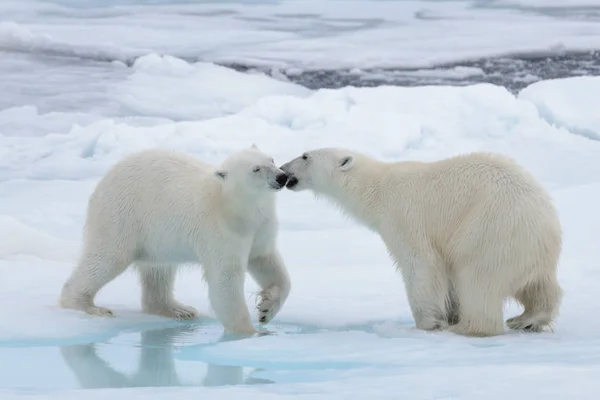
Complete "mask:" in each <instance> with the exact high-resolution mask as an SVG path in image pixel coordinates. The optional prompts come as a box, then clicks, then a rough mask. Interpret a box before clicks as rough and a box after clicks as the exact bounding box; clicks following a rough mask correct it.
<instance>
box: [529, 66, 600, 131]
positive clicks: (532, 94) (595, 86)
mask: <svg viewBox="0 0 600 400" xmlns="http://www.w3.org/2000/svg"><path fill="white" fill-rule="evenodd" d="M598 90H600V78H598V77H573V78H568V79H559V80H547V81H542V82H537V83H534V84H532V85H531V86H529V87H527V88H525V89H524V90H522V91H521V93H520V94H519V97H520V98H522V99H526V100H529V101H531V102H532V103H534V104H535V105H536V107H537V108H538V109H539V111H540V115H541V116H542V117H543V118H544V119H546V120H547V121H548V122H549V123H551V124H553V125H556V126H563V127H565V128H567V129H569V130H570V131H571V132H573V133H576V134H580V135H582V136H586V137H588V138H590V139H595V140H600V114H599V113H598V105H597V104H598V103H597V101H598V99H597V98H596V97H595V93H597V91H598Z"/></svg>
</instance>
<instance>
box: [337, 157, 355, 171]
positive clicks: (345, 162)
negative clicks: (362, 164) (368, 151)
mask: <svg viewBox="0 0 600 400" xmlns="http://www.w3.org/2000/svg"><path fill="white" fill-rule="evenodd" d="M352 164H354V157H352V156H344V157H342V158H341V159H340V164H339V165H340V169H341V170H342V171H346V170H348V169H350V167H352Z"/></svg>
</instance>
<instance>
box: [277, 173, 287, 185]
mask: <svg viewBox="0 0 600 400" xmlns="http://www.w3.org/2000/svg"><path fill="white" fill-rule="evenodd" d="M287 179H288V177H287V175H286V174H279V175H277V178H275V180H276V181H277V183H278V184H279V186H283V185H285V183H286V182H287Z"/></svg>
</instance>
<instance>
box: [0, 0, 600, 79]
mask: <svg viewBox="0 0 600 400" xmlns="http://www.w3.org/2000/svg"><path fill="white" fill-rule="evenodd" d="M152 3H157V4H148V3H147V2H141V1H138V2H130V1H128V2H118V1H116V0H113V1H102V2H100V1H84V2H81V1H75V0H61V1H56V0H55V1H52V2H44V1H36V0H4V1H3V5H2V8H3V9H4V10H5V11H4V12H3V14H2V20H3V22H2V23H1V24H0V49H7V50H10V51H15V52H17V51H18V52H35V53H43V54H54V55H68V56H76V57H80V58H85V59H93V60H119V61H122V62H132V61H133V60H134V59H135V58H136V57H138V56H141V55H144V54H148V53H150V52H156V53H159V54H170V55H175V56H178V57H183V58H193V59H200V60H202V61H212V62H215V61H221V62H224V61H228V62H235V63H242V64H256V65H264V64H269V65H278V66H280V67H281V68H289V67H296V68H310V69H312V68H341V67H345V68H353V67H357V68H366V67H386V66H387V67H390V66H404V67H425V66H431V65H433V64H437V63H441V62H452V61H460V60H464V59H466V58H481V57H485V56H492V55H502V54H513V53H556V52H562V51H566V50H588V49H590V48H592V49H599V48H600V25H599V24H598V23H597V22H596V21H595V20H593V19H587V18H573V17H572V15H571V13H572V12H577V11H579V12H581V10H577V9H575V8H576V6H588V7H591V9H589V10H588V12H589V13H592V15H593V12H594V10H595V9H596V8H593V6H597V3H594V2H593V0H590V1H587V2H585V1H580V0H579V1H574V2H569V4H566V3H565V2H564V1H556V2H551V3H550V5H551V6H557V5H560V4H562V5H563V7H562V8H559V10H561V12H562V14H561V13H558V14H556V13H554V14H552V15H548V14H547V12H545V11H544V10H546V9H545V8H544V4H543V3H542V2H541V1H533V0H527V1H519V2H515V1H499V2H496V1H476V0H471V1H468V0H455V1H423V0H409V1H376V0H345V1H343V2H340V1H338V0H324V1H323V0H304V1H294V0H283V1H277V0H269V1H260V2H253V1H247V0H246V1H231V2H217V1H202V2H192V1H164V0H163V1H159V2H152ZM532 7H533V12H532V9H531V8H532ZM536 7H539V9H538V8H536ZM536 10H538V11H536Z"/></svg>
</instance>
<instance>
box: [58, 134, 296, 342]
mask: <svg viewBox="0 0 600 400" xmlns="http://www.w3.org/2000/svg"><path fill="white" fill-rule="evenodd" d="M257 169H258V170H257ZM277 176H280V180H281V176H285V175H284V174H283V173H282V171H281V170H280V169H279V168H277V167H276V166H275V164H274V163H273V159H272V158H270V157H269V156H267V155H265V154H263V153H261V152H260V151H259V150H258V149H257V148H256V147H255V146H252V147H251V148H247V149H244V150H242V151H239V152H237V153H235V154H233V155H231V156H230V157H229V158H227V159H226V160H225V161H224V163H223V164H222V165H221V166H220V169H218V170H215V169H214V167H213V166H211V165H208V164H205V163H203V162H202V161H199V160H197V159H195V158H193V157H191V156H187V155H185V154H180V153H176V152H172V151H167V150H148V151H143V152H140V153H137V154H135V155H131V156H129V157H127V158H125V159H123V160H122V161H120V162H119V163H117V164H116V165H115V166H114V167H113V168H112V169H111V170H110V171H109V172H108V173H107V174H106V176H104V178H103V179H102V180H101V181H100V182H99V183H98V185H97V187H96V189H95V191H94V193H93V194H92V196H91V197H90V200H89V204H88V212H87V219H86V225H85V238H84V246H83V254H82V255H81V259H80V261H79V264H78V266H77V267H76V268H75V270H74V271H73V273H72V275H71V277H70V278H69V280H68V281H67V282H66V283H65V285H64V287H63V291H62V295H61V305H62V306H63V307H65V308H73V309H78V310H82V311H85V312H87V313H89V314H96V315H112V312H111V311H110V310H108V309H106V308H103V307H98V306H96V305H95V304H94V297H95V296H96V294H97V293H98V291H99V290H100V289H101V288H102V287H103V286H104V285H106V284H107V283H108V282H110V281H112V280H113V279H115V278H116V277H117V276H118V275H119V274H121V273H122V272H123V271H124V270H125V269H126V268H127V267H128V266H129V265H131V264H135V267H136V269H137V270H138V271H139V274H140V280H141V285H142V308H143V310H144V311H145V312H148V313H152V314H158V315H163V316H167V317H172V318H177V319H191V318H195V317H197V316H198V315H199V314H198V312H197V311H196V310H195V309H194V308H192V307H188V306H185V305H183V304H181V303H179V302H177V301H176V300H175V299H174V298H173V283H174V280H175V273H176V270H177V267H178V265H180V264H184V263H198V264H201V265H202V266H203V267H204V277H205V279H206V281H207V284H208V289H209V298H210V302H211V306H212V308H213V310H214V312H215V314H216V316H217V318H218V319H219V320H220V321H221V323H222V324H223V326H224V328H225V330H226V331H227V332H234V333H250V334H252V333H255V332H256V330H255V329H254V327H253V325H252V323H251V320H250V314H249V313H248V309H247V307H246V302H245V299H244V290H243V289H244V288H243V286H244V278H245V273H246V271H248V272H249V273H250V274H251V275H252V277H253V278H254V279H255V280H256V282H257V283H258V284H259V285H260V286H261V288H262V292H261V293H260V294H259V298H260V301H259V304H258V306H257V308H258V313H259V320H260V322H264V323H266V322H269V321H270V320H271V319H272V318H273V317H274V316H275V315H276V314H277V313H278V312H279V310H280V308H281V306H282V305H283V303H284V302H285V300H286V299H287V296H288V294H289V291H290V279H289V277H288V273H287V270H286V267H285V265H284V263H283V260H282V257H281V255H280V254H279V251H278V249H277V245H276V238H277V232H278V219H277V215H276V209H275V195H276V191H277V190H278V189H280V188H281V187H282V185H284V184H285V181H284V182H280V183H278V182H277V181H276V179H277Z"/></svg>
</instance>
